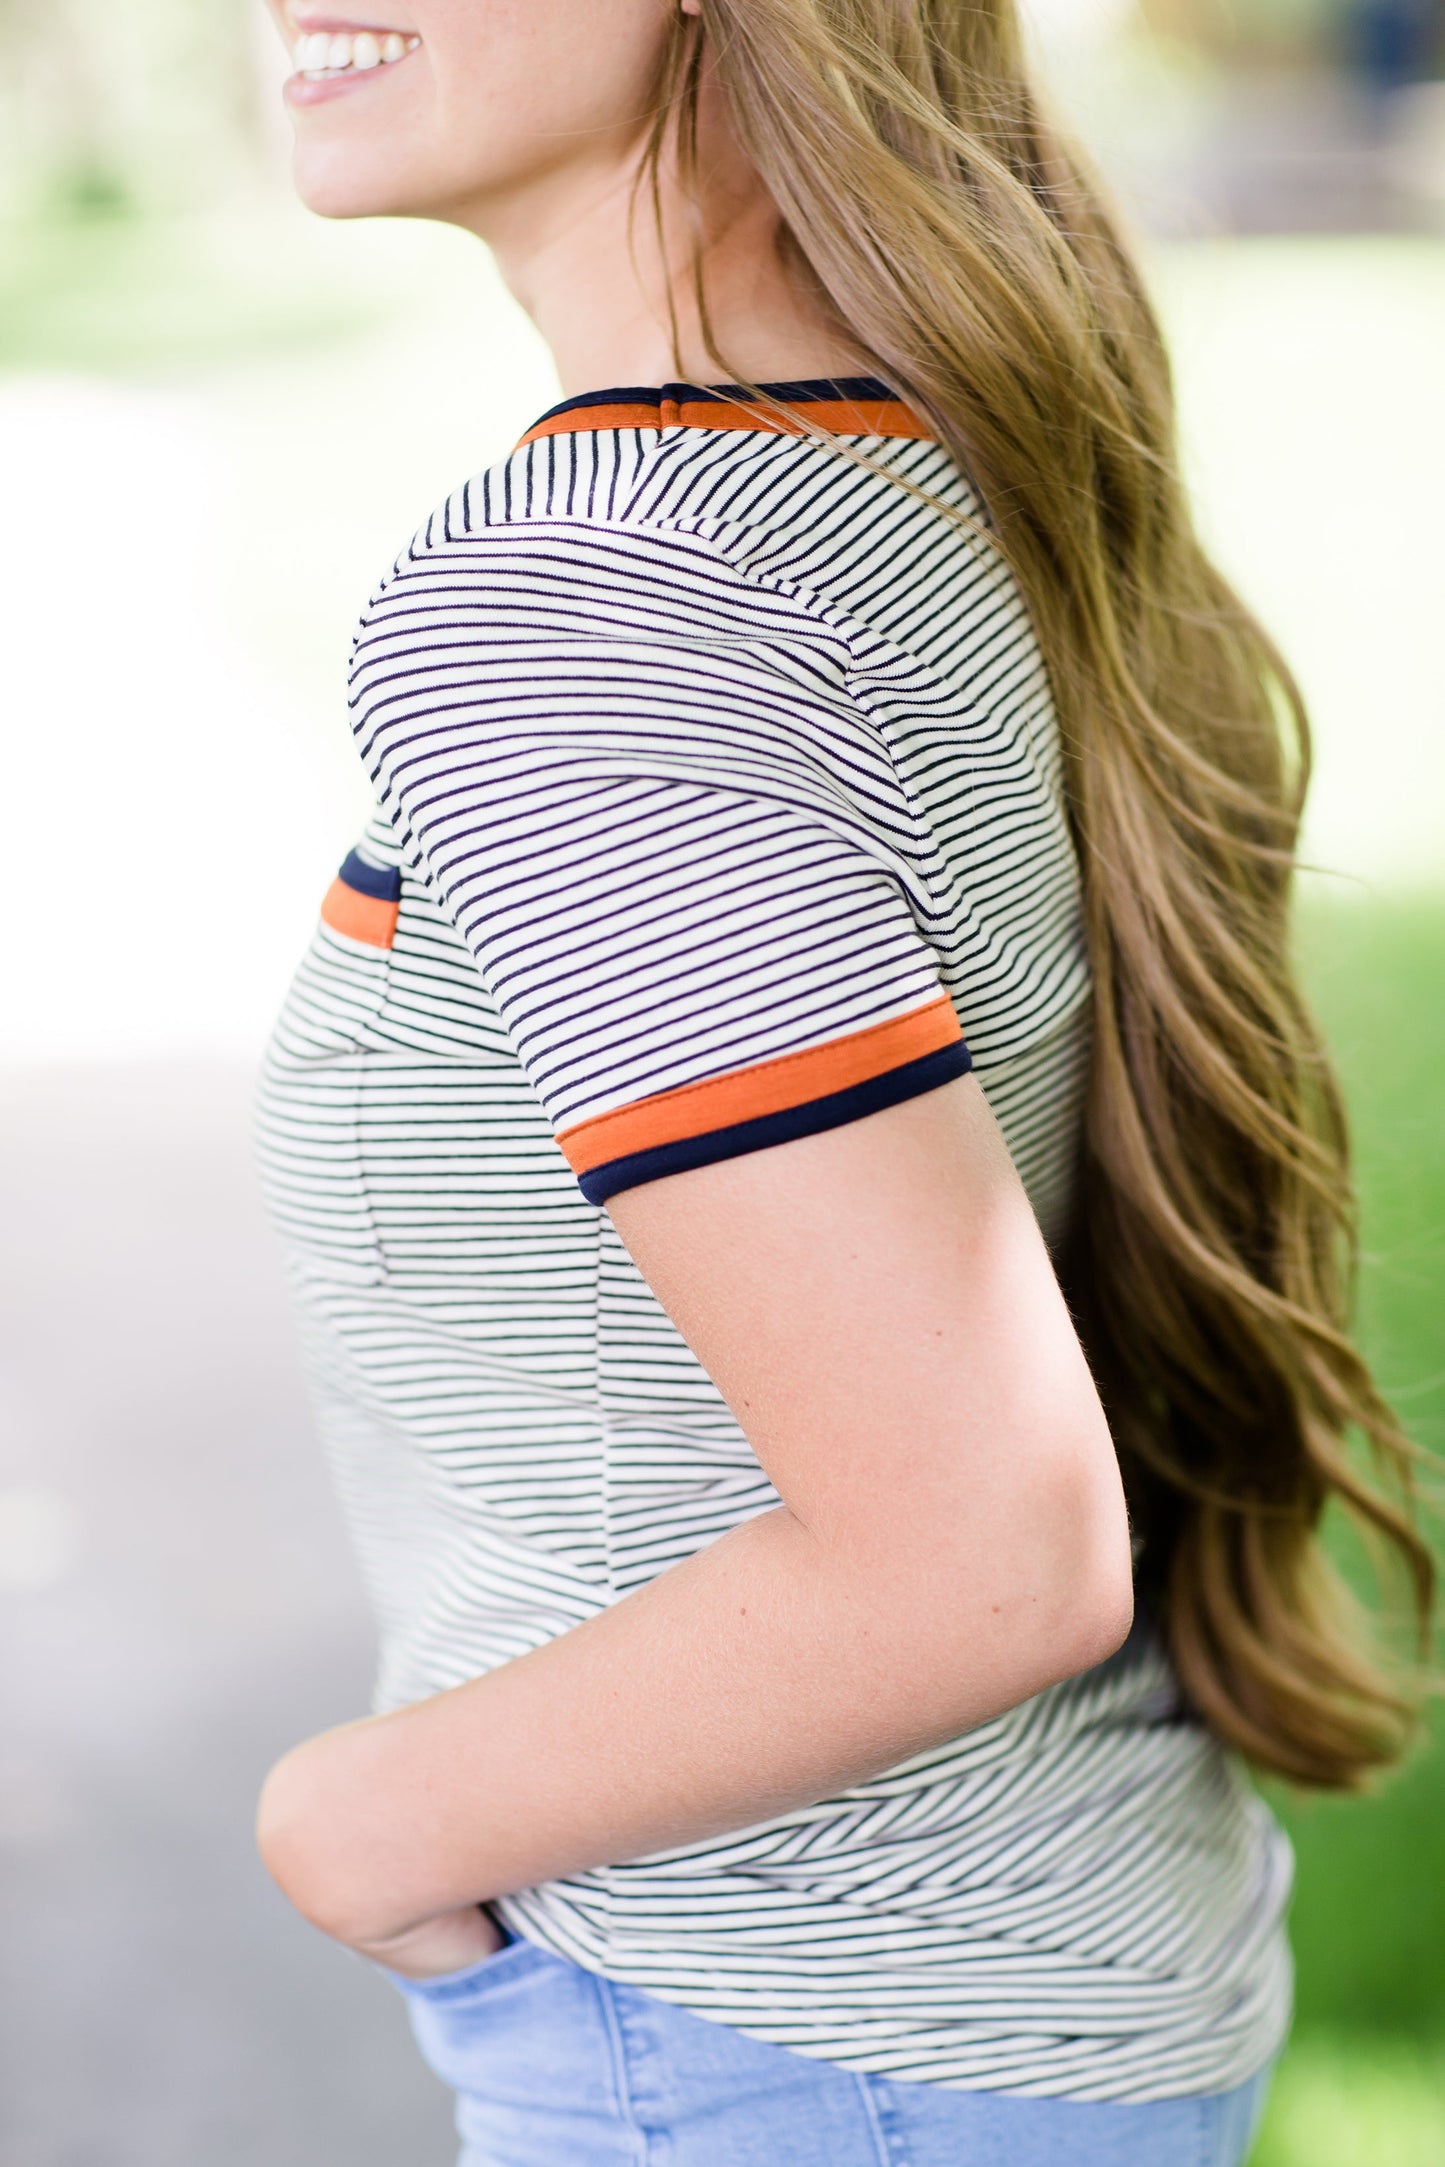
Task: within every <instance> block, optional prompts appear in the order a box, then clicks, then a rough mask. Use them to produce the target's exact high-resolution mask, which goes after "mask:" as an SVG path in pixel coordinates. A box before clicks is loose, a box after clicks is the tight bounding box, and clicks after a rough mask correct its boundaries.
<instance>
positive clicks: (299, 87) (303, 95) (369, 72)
mask: <svg viewBox="0 0 1445 2167" xmlns="http://www.w3.org/2000/svg"><path fill="white" fill-rule="evenodd" d="M417 50H419V48H418V47H416V46H413V47H412V52H411V53H403V54H402V56H401V59H400V60H384V61H383V62H382V63H381V65H380V66H379V67H375V68H343V69H342V71H341V73H340V74H339V75H288V76H287V78H286V80H285V82H284V83H283V84H282V86H281V95H282V97H283V98H284V99H285V100H286V103H287V104H288V105H325V104H327V103H328V102H329V101H330V100H331V99H332V98H344V97H345V96H346V95H347V93H348V92H349V91H353V90H359V89H360V88H361V86H362V84H364V83H375V82H377V81H378V80H379V79H380V78H381V77H382V76H384V75H395V74H396V72H397V70H398V69H399V68H404V67H405V66H406V64H407V62H408V61H409V60H410V59H411V57H412V53H414V52H416V51H417Z"/></svg>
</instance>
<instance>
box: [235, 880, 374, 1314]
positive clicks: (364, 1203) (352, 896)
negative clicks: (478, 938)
mask: <svg viewBox="0 0 1445 2167" xmlns="http://www.w3.org/2000/svg"><path fill="white" fill-rule="evenodd" d="M400 904H401V874H400V872H399V871H398V870H397V869H396V868H395V867H394V866H377V865H372V864H370V863H369V862H368V861H367V860H366V859H364V858H362V857H360V856H359V855H358V854H357V853H356V852H355V851H352V852H351V853H350V854H349V856H348V857H347V859H346V861H345V863H344V864H343V866H342V868H341V871H340V872H339V873H338V875H337V877H336V879H335V880H334V881H333V882H332V884H331V886H330V888H329V889H328V890H327V892H326V896H325V898H324V900H323V902H322V905H321V922H320V924H319V925H318V926H317V928H316V932H315V935H314V937H313V939H312V942H311V946H310V948H309V949H308V950H307V952H306V954H305V956H304V957H303V958H302V962H301V967H300V969H299V970H298V971H297V973H296V976H295V978H294V979H293V980H292V983H291V990H290V992H289V993H288V995H287V997H286V1004H285V1007H284V1008H283V1009H282V1011H281V1015H280V1017H279V1019H278V1021H277V1024H276V1028H275V1030H274V1031H273V1033H272V1035H271V1042H270V1045H269V1047H268V1048H267V1053H266V1059H265V1063H264V1066H263V1068H262V1073H261V1085H260V1092H259V1096H258V1101H257V1122H256V1135H257V1155H258V1158H259V1161H260V1168H261V1182H262V1187H263V1189H264V1191H265V1195H266V1201H267V1203H268V1205H269V1207H270V1210H271V1215H272V1218H273V1219H274V1220H275V1222H276V1225H277V1228H278V1229H279V1231H280V1233H281V1234H282V1235H283V1236H284V1238H285V1239H286V1240H287V1242H288V1243H291V1244H293V1245H294V1246H296V1247H297V1248H299V1249H301V1250H302V1251H304V1252H306V1253H307V1254H309V1255H310V1256H312V1257H313V1258H314V1259H316V1260H317V1261H318V1262H319V1263H321V1264H322V1265H323V1267H324V1269H325V1270H326V1271H327V1272H328V1274H330V1275H332V1276H334V1277H337V1278H340V1279H344V1280H347V1281H350V1282H351V1283H353V1284H360V1285H374V1284H375V1283H377V1282H378V1281H379V1280H380V1279H381V1278H382V1277H383V1276H384V1273H383V1267H382V1260H381V1255H380V1251H379V1249H378V1246H377V1241H376V1230H375V1227H374V1225H373V1223H372V1215H371V1208H370V1204H369V1201H368V1197H367V1192H366V1185H365V1182H364V1180H363V1177H362V1163H361V1138H360V1133H359V1124H360V1114H361V1094H362V1086H363V1079H364V1071H365V1066H366V1060H367V1056H368V1054H369V1053H371V1052H372V1051H374V1050H375V1049H376V1047H377V1045H378V1037H377V1031H376V1024H377V1019H378V1017H379V1016H380V1014H381V1010H382V1008H383V1006H384V1004H385V1001H386V997H387V990H388V986H389V983H390V979H391V973H392V946H393V943H394V941H395V939H396V927H397V919H398V915H399V912H400Z"/></svg>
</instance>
